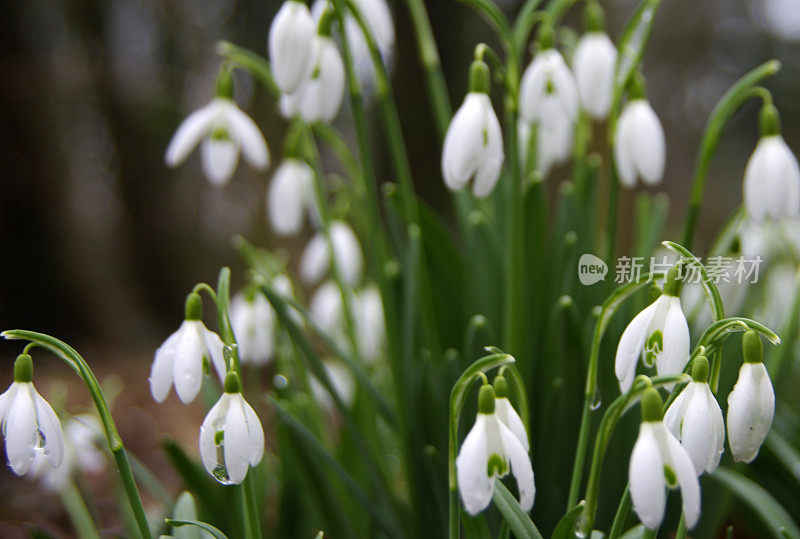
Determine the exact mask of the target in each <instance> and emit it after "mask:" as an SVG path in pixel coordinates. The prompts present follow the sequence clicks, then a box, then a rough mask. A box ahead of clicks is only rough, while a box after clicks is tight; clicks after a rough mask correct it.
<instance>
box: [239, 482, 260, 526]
mask: <svg viewBox="0 0 800 539" xmlns="http://www.w3.org/2000/svg"><path fill="white" fill-rule="evenodd" d="M253 479H254V478H253V474H252V473H249V474H247V476H246V477H245V478H244V482H243V483H242V496H243V497H244V505H245V512H246V516H247V528H249V529H250V531H251V532H252V535H251V536H250V537H253V539H258V538H259V537H263V535H262V533H261V522H260V521H261V519H260V517H259V515H258V503H257V501H256V490H255V483H254V481H253Z"/></svg>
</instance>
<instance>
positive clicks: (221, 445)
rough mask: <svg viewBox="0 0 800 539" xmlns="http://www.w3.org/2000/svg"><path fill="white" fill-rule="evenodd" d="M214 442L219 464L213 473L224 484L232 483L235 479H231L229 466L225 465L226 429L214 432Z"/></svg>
mask: <svg viewBox="0 0 800 539" xmlns="http://www.w3.org/2000/svg"><path fill="white" fill-rule="evenodd" d="M214 444H215V445H216V450H217V458H216V461H217V465H216V466H214V470H212V472H211V475H212V476H213V477H214V479H216V480H217V481H219V482H220V483H221V484H223V485H232V484H233V481H231V476H230V475H229V474H228V467H227V466H226V465H225V431H222V430H218V431H217V432H216V433H215V434H214Z"/></svg>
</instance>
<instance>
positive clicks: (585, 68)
mask: <svg viewBox="0 0 800 539" xmlns="http://www.w3.org/2000/svg"><path fill="white" fill-rule="evenodd" d="M572 63H573V68H574V71H575V79H576V82H577V84H578V93H579V94H580V98H581V104H582V105H583V108H584V110H586V112H587V113H588V114H589V116H591V117H592V118H594V119H595V120H604V119H605V118H607V117H608V113H609V111H610V109H611V97H612V93H613V91H614V73H615V70H616V65H617V48H616V47H615V46H614V44H613V43H612V42H611V40H610V39H609V37H608V35H607V34H605V33H604V32H590V33H587V34H584V35H583V36H582V37H581V39H580V41H579V42H578V45H577V47H575V53H574V54H573V57H572Z"/></svg>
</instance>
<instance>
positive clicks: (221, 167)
mask: <svg viewBox="0 0 800 539" xmlns="http://www.w3.org/2000/svg"><path fill="white" fill-rule="evenodd" d="M200 158H201V160H202V163H203V173H204V174H205V175H206V178H207V179H208V181H209V182H210V183H211V184H212V185H215V186H217V187H220V186H223V185H225V184H227V183H228V182H229V181H230V180H231V178H232V177H233V173H234V171H235V170H236V163H237V162H238V161H239V147H238V146H237V145H236V144H234V143H233V142H232V141H230V140H226V139H214V138H210V137H208V138H206V139H204V140H203V142H202V144H201V145H200Z"/></svg>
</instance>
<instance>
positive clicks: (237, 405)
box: [223, 393, 250, 484]
mask: <svg viewBox="0 0 800 539" xmlns="http://www.w3.org/2000/svg"><path fill="white" fill-rule="evenodd" d="M240 399H241V394H239V393H235V394H233V395H231V403H230V405H229V406H228V413H227V414H225V434H224V435H223V445H224V450H223V453H224V455H225V467H226V468H227V470H228V476H229V477H230V480H231V481H232V482H233V483H236V484H239V483H241V482H242V481H244V478H245V476H246V475H247V468H248V466H249V465H250V435H249V433H248V432H247V420H246V419H245V415H244V409H243V408H242V405H241V402H239V401H240Z"/></svg>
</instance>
